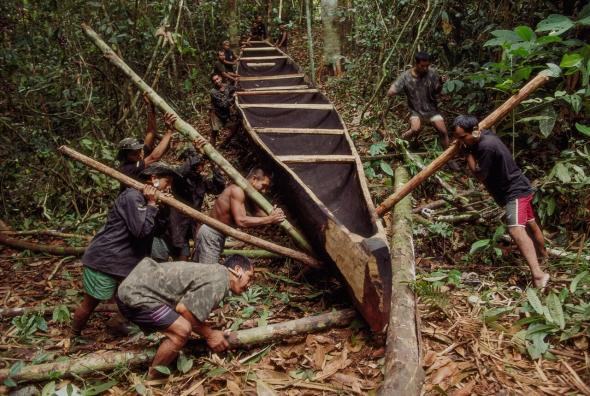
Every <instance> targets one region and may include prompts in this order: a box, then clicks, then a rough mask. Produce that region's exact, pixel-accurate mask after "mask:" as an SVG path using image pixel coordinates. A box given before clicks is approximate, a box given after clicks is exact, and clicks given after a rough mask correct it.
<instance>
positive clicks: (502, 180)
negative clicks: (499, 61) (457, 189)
mask: <svg viewBox="0 0 590 396" xmlns="http://www.w3.org/2000/svg"><path fill="white" fill-rule="evenodd" d="M478 123H479V122H478V120H477V118H476V117H474V116H470V115H461V116H459V117H457V118H455V121H454V123H453V125H454V127H455V132H454V136H455V139H457V140H458V142H459V144H461V145H463V146H464V147H465V149H466V151H467V165H468V166H469V169H470V170H471V171H472V172H473V174H474V175H475V176H476V177H477V178H478V179H479V180H480V181H481V182H482V183H483V185H484V186H485V188H486V190H488V192H489V193H490V195H491V196H492V197H493V198H494V200H495V201H496V203H497V204H498V205H499V206H502V207H504V209H505V210H506V223H507V226H508V233H509V234H510V236H511V237H512V239H513V240H514V242H515V243H516V245H517V246H518V249H519V250H520V252H521V253H522V255H523V256H524V258H525V259H526V261H527V264H528V266H529V268H530V269H531V273H532V275H533V284H534V285H535V287H538V288H543V287H545V286H546V285H547V282H549V274H547V273H545V272H543V270H542V268H541V265H540V264H539V259H538V257H539V256H540V257H542V258H543V259H545V258H546V257H547V250H546V249H545V238H544V237H543V231H541V228H540V227H539V225H538V224H537V222H536V220H535V211H534V209H533V207H532V205H531V202H532V200H533V189H532V187H531V183H530V182H529V180H528V179H527V178H526V176H525V175H524V174H523V173H522V171H521V170H520V168H519V167H518V166H517V165H516V162H515V161H514V158H513V157H512V155H511V154H510V150H508V147H506V145H505V144H504V143H502V141H501V140H500V138H499V137H498V136H496V135H495V134H494V133H493V132H492V131H489V130H483V131H479V130H477V126H478Z"/></svg>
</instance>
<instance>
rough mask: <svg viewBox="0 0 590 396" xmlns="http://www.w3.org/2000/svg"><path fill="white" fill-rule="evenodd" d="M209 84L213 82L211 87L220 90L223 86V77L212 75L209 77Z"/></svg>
mask: <svg viewBox="0 0 590 396" xmlns="http://www.w3.org/2000/svg"><path fill="white" fill-rule="evenodd" d="M211 82H213V85H215V86H216V87H217V88H221V87H222V86H223V77H221V76H220V75H219V74H213V75H212V76H211Z"/></svg>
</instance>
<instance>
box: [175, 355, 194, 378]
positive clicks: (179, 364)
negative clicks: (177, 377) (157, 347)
mask: <svg viewBox="0 0 590 396" xmlns="http://www.w3.org/2000/svg"><path fill="white" fill-rule="evenodd" d="M176 368H177V369H178V371H180V372H181V373H182V374H186V373H188V372H189V371H190V369H191V368H193V359H189V358H187V357H186V356H185V355H184V354H181V355H180V356H179V357H178V360H177V361H176Z"/></svg>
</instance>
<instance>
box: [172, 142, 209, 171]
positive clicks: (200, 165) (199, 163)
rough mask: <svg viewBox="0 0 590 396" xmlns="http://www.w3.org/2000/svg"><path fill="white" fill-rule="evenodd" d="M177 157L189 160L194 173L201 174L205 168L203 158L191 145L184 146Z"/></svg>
mask: <svg viewBox="0 0 590 396" xmlns="http://www.w3.org/2000/svg"><path fill="white" fill-rule="evenodd" d="M178 159H179V160H181V161H190V163H191V166H192V170H193V172H195V173H196V174H201V173H203V171H204V170H205V164H206V162H205V159H204V158H203V156H202V155H201V154H199V153H197V150H195V148H194V147H193V146H188V147H187V148H185V149H184V150H183V151H182V152H181V153H180V155H179V156H178Z"/></svg>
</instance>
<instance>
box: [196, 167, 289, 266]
mask: <svg viewBox="0 0 590 396" xmlns="http://www.w3.org/2000/svg"><path fill="white" fill-rule="evenodd" d="M246 180H248V182H249V183H250V184H251V185H252V187H254V189H255V190H256V191H258V192H260V193H265V192H266V191H268V188H269V187H270V181H271V177H270V175H269V174H268V173H266V172H265V171H264V170H262V169H261V168H254V169H252V170H251V171H250V172H249V173H248V176H247V177H246ZM246 206H248V209H250V212H251V213H253V214H254V216H250V215H249V214H248V211H247V210H246ZM209 215H210V216H211V217H213V218H214V219H216V220H219V221H221V222H222V223H225V224H227V225H229V226H238V227H242V228H250V227H258V226H261V225H266V224H279V223H281V222H282V221H283V220H285V214H284V213H283V210H282V209H279V208H275V209H273V211H272V212H271V213H270V214H269V215H267V214H266V213H265V212H264V211H263V210H262V209H260V208H259V207H257V206H255V204H253V203H252V202H251V201H250V200H247V199H246V193H245V192H244V190H243V189H242V188H240V187H239V186H237V185H235V184H230V185H229V186H228V187H226V188H225V190H223V192H222V193H221V195H219V197H217V199H216V200H215V205H213V208H212V209H211V213H210V214H209ZM224 244H225V235H224V234H222V233H220V232H219V231H217V230H215V229H214V228H212V227H209V226H208V225H206V224H203V225H202V226H201V227H200V228H199V232H198V233H197V246H196V252H195V253H196V255H195V261H197V262H199V263H205V264H217V263H218V262H219V256H220V255H221V251H222V250H223V245H224Z"/></svg>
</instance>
